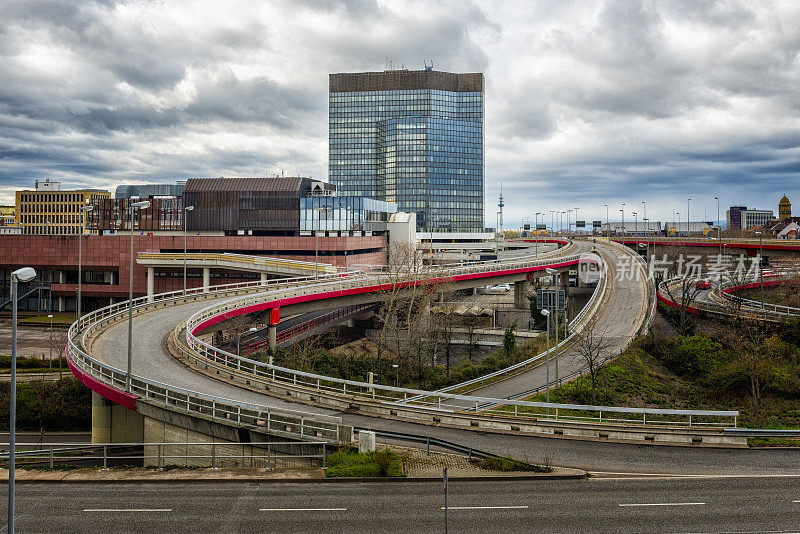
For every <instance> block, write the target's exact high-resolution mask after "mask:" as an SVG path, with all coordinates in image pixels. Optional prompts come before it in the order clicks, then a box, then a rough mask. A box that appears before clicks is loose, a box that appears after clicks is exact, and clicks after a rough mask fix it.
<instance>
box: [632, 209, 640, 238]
mask: <svg viewBox="0 0 800 534" xmlns="http://www.w3.org/2000/svg"><path fill="white" fill-rule="evenodd" d="M633 234H634V235H638V234H639V214H638V213H636V212H635V211H634V212H633Z"/></svg>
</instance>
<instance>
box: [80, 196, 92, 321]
mask: <svg viewBox="0 0 800 534" xmlns="http://www.w3.org/2000/svg"><path fill="white" fill-rule="evenodd" d="M93 209H94V207H93V206H81V208H80V210H81V211H80V214H79V215H80V217H81V226H80V228H78V305H77V313H78V316H77V320H78V321H80V320H81V282H82V280H81V278H82V277H83V274H82V273H81V261H82V260H83V258H82V256H83V245H82V243H81V241H82V238H83V226H84V221H85V214H86V213H89V212H90V211H92V210H93Z"/></svg>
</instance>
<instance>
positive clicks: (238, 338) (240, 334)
mask: <svg viewBox="0 0 800 534" xmlns="http://www.w3.org/2000/svg"><path fill="white" fill-rule="evenodd" d="M249 332H258V328H256V327H255V326H251V327H250V329H248V330H245V331H244V332H239V333H238V334H237V335H236V355H237V356H241V354H240V350H241V349H240V341H241V339H242V336H243V335H245V334H247V333H249Z"/></svg>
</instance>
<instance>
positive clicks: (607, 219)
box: [603, 204, 611, 241]
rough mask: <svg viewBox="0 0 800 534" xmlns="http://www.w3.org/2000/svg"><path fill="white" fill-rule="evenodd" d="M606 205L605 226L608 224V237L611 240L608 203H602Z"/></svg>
mask: <svg viewBox="0 0 800 534" xmlns="http://www.w3.org/2000/svg"><path fill="white" fill-rule="evenodd" d="M603 206H605V207H606V226H608V239H609V241H610V240H611V219H609V218H608V204H603Z"/></svg>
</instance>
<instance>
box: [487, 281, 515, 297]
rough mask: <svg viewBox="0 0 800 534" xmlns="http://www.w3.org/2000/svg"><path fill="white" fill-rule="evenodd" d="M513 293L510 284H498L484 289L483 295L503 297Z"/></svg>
mask: <svg viewBox="0 0 800 534" xmlns="http://www.w3.org/2000/svg"><path fill="white" fill-rule="evenodd" d="M509 291H511V286H510V285H508V284H497V285H495V286H486V287H485V288H483V293H486V294H488V295H502V294H503V293H508V292H509Z"/></svg>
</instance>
